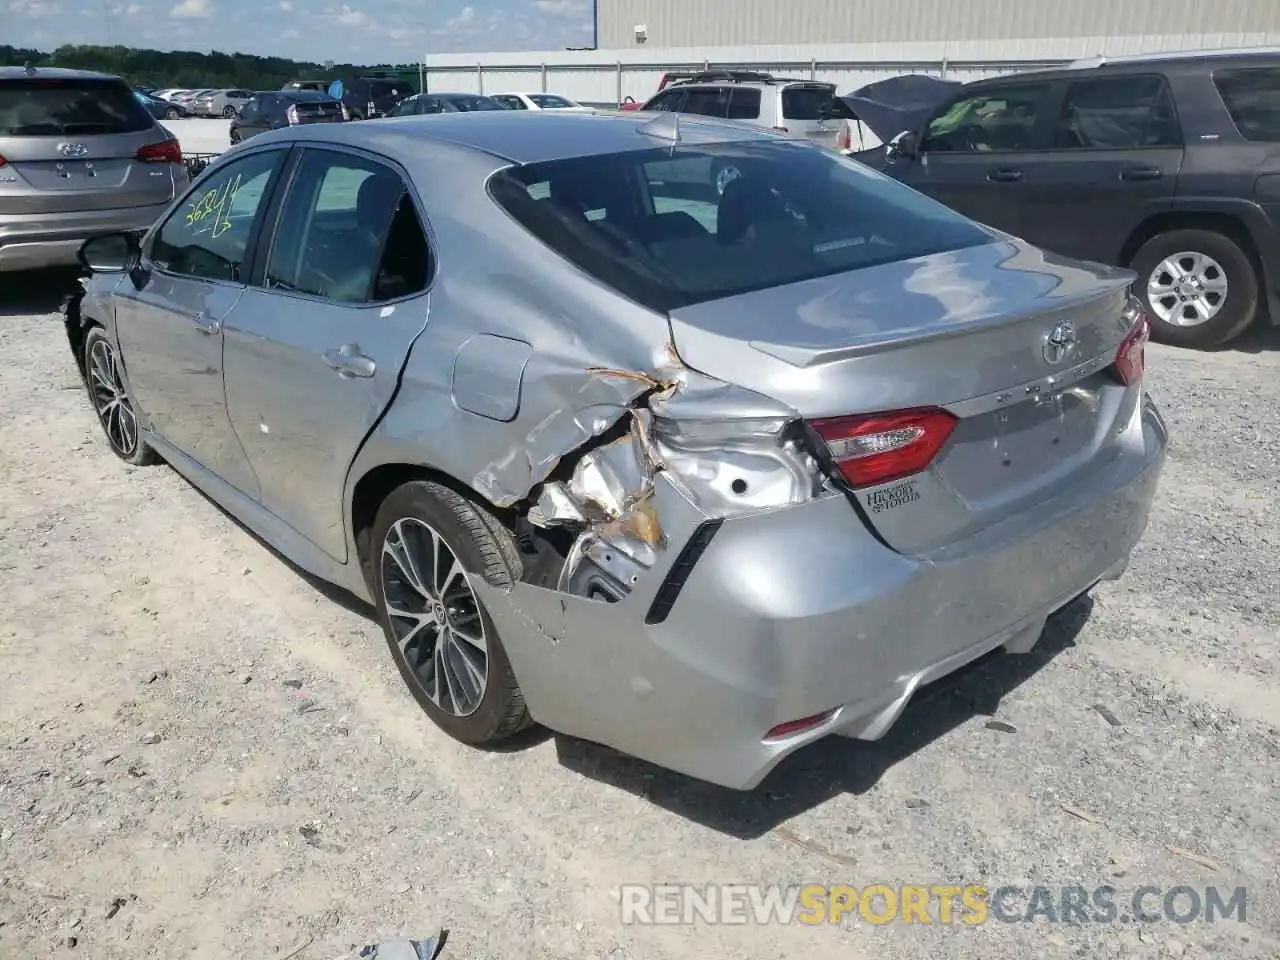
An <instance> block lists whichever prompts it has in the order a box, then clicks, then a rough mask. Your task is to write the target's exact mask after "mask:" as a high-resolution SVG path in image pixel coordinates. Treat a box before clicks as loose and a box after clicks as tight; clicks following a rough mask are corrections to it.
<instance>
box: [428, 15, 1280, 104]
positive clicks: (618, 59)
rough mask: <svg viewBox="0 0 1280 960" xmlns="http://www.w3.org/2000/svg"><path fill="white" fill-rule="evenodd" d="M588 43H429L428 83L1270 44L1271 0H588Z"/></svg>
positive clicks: (568, 84)
mask: <svg viewBox="0 0 1280 960" xmlns="http://www.w3.org/2000/svg"><path fill="white" fill-rule="evenodd" d="M592 15H593V20H592V23H593V24H594V32H595V41H596V42H595V45H594V49H577V50H544V51H525V52H509V51H508V52H478V53H451V54H428V55H426V56H425V57H424V60H423V70H424V73H425V80H426V82H427V85H428V87H429V89H433V90H457V91H459V92H471V93H502V92H513V91H517V92H527V91H537V90H543V91H552V92H556V93H560V94H564V95H566V96H569V97H572V98H574V99H576V100H580V101H582V102H583V103H588V104H592V105H597V106H614V105H617V104H619V103H622V102H623V101H625V100H634V101H644V100H646V99H647V98H648V97H650V96H651V95H652V94H653V93H654V91H655V89H656V88H657V85H658V83H659V81H660V80H661V78H662V75H663V73H664V72H666V71H675V70H685V71H687V70H690V69H695V70H696V69H709V68H721V69H725V68H739V69H748V70H761V71H766V72H771V73H775V74H778V75H786V76H791V77H805V78H811V79H817V80H826V81H828V82H831V83H834V84H836V86H837V87H838V88H839V90H841V91H842V92H844V91H849V90H852V89H856V88H857V87H860V86H862V85H863V84H866V83H870V82H872V81H875V80H880V79H883V78H885V77H890V76H896V75H898V74H902V73H929V74H933V75H936V76H942V77H946V78H948V79H953V80H961V81H969V80H976V79H979V78H981V77H986V76H991V75H993V74H1000V73H1009V72H1012V71H1018V70H1028V69H1035V68H1041V67H1053V66H1058V65H1061V64H1064V63H1067V62H1069V61H1071V60H1075V59H1079V58H1083V57H1094V56H1099V55H1109V56H1118V55H1123V54H1133V53H1146V52H1152V51H1161V50H1165V51H1167V50H1198V49H1207V48H1212V49H1226V48H1236V47H1258V46H1277V47H1280V0H1213V2H1210V0H1073V2H1068V0H786V2H784V0H594V2H593V4H592Z"/></svg>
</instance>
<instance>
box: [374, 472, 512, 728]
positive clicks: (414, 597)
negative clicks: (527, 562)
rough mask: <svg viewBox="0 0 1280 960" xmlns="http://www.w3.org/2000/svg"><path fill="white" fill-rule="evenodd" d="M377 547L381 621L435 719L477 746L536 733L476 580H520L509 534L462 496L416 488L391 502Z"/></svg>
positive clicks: (420, 484) (427, 485)
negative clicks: (531, 729)
mask: <svg viewBox="0 0 1280 960" xmlns="http://www.w3.org/2000/svg"><path fill="white" fill-rule="evenodd" d="M370 543H371V544H372V549H374V550H375V551H376V553H374V555H373V556H371V557H370V558H369V563H370V566H371V568H372V573H373V577H372V579H373V585H374V590H373V596H374V602H375V603H376V604H377V608H378V620H379V621H380V623H381V624H382V630H383V633H384V634H385V636H386V638H387V644H388V646H389V647H390V648H391V656H392V658H393V659H394V660H395V662H396V667H397V668H398V669H399V670H400V675H401V677H403V678H404V681H405V683H406V684H407V685H408V687H409V690H410V691H411V692H412V693H413V696H414V699H415V700H417V701H418V704H419V705H420V706H421V707H422V709H423V710H424V711H425V712H426V714H427V716H429V717H430V718H431V719H432V721H434V722H435V724H436V725H437V726H439V727H440V728H441V729H442V730H444V731H445V732H446V733H448V734H449V735H450V736H451V737H453V738H454V739H456V740H460V741H462V742H463V743H467V744H471V745H474V746H481V745H487V744H493V743H497V742H498V741H501V740H504V739H506V738H507V737H509V736H511V735H512V734H514V733H516V732H518V731H519V730H521V729H523V728H524V727H526V726H528V725H529V724H530V723H531V720H530V717H529V712H528V710H527V709H526V708H525V703H524V696H523V695H522V694H521V692H520V687H519V685H518V684H517V683H516V678H515V674H514V673H513V672H512V669H511V663H510V661H509V660H508V659H507V655H506V652H505V650H503V647H502V642H501V641H500V640H499V638H498V632H497V629H496V628H495V627H494V624H493V621H492V620H491V619H490V618H489V613H488V611H487V610H485V608H484V604H483V603H482V602H481V600H480V598H479V596H478V595H477V594H476V591H475V589H474V588H473V587H472V585H471V580H470V577H476V578H483V579H484V580H486V581H488V582H490V583H495V584H499V585H503V586H506V585H510V584H512V583H514V582H515V581H516V580H518V579H519V576H520V569H521V567H520V559H519V554H518V552H517V551H516V547H515V544H514V542H513V541H512V539H511V537H510V535H509V534H508V533H507V531H506V528H504V527H503V526H502V525H501V523H500V522H499V521H498V520H497V519H496V518H495V517H494V516H493V515H492V514H490V513H489V512H488V511H487V510H485V509H484V507H482V506H480V505H478V504H475V503H472V502H471V501H470V500H468V499H466V498H465V497H463V496H461V495H460V494H458V493H457V492H455V491H454V490H451V489H450V488H448V487H445V486H442V485H441V484H438V483H431V482H427V481H416V480H415V481H411V482H409V483H406V484H403V485H402V486H400V487H397V488H396V489H395V490H394V491H392V493H391V494H390V495H389V496H388V497H387V499H386V500H385V501H383V503H382V506H381V507H380V508H379V510H378V516H377V519H376V520H375V521H374V527H373V536H372V537H371V538H370Z"/></svg>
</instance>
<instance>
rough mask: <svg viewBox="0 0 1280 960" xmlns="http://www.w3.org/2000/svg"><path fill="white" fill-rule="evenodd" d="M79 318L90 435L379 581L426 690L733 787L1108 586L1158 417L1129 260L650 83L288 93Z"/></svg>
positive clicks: (310, 558)
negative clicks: (572, 111)
mask: <svg viewBox="0 0 1280 960" xmlns="http://www.w3.org/2000/svg"><path fill="white" fill-rule="evenodd" d="M81 256H82V259H83V260H84V262H85V264H86V266H88V267H90V268H91V269H92V271H93V273H92V276H91V277H90V278H89V279H88V280H86V282H85V283H86V290H85V292H84V294H83V295H82V296H81V297H80V298H78V299H76V300H74V301H73V302H71V303H70V304H69V305H68V309H67V318H66V319H67V330H68V335H69V338H70V341H71V346H72V349H73V351H74V353H75V356H76V358H77V361H78V362H79V364H80V367H81V370H82V371H83V373H84V376H85V382H86V385H87V389H88V393H89V396H90V399H91V401H92V403H93V407H94V410H95V411H96V413H97V415H98V418H99V420H100V422H101V424H102V426H103V429H104V432H105V434H106V437H107V440H108V441H109V443H110V445H111V448H112V450H113V451H114V452H115V453H116V454H117V455H118V456H119V457H121V458H123V459H124V460H126V461H129V462H131V463H144V462H148V461H151V460H155V459H157V458H163V459H164V460H165V461H167V462H168V463H169V464H171V465H172V466H173V467H174V469H176V470H177V471H178V472H179V473H181V474H182V475H183V476H185V477H187V478H188V479H189V480H190V481H191V482H192V483H194V484H195V485H196V486H197V487H199V488H200V489H201V490H203V491H204V492H206V493H207V494H208V495H209V496H210V497H212V498H213V499H214V500H216V501H217V502H218V503H219V504H221V505H222V506H223V507H224V508H225V509H226V510H228V511H229V512H230V513H231V514H233V515H234V516H235V517H236V518H238V519H239V520H241V521H242V522H243V523H245V524H246V525H247V526H248V527H249V528H250V529H252V530H253V531H254V532H255V533H256V534H258V535H259V536H260V537H261V538H262V539H263V540H265V541H266V542H267V543H269V544H270V545H271V546H273V547H275V548H276V549H278V550H279V551H280V552H281V553H283V554H284V555H285V556H286V557H287V558H288V559H289V560H291V561H293V562H295V563H296V564H298V565H299V566H300V567H302V568H304V569H305V570H308V571H310V572H312V573H314V574H316V575H318V576H320V577H322V578H325V579H328V580H330V581H333V582H335V583H337V584H339V585H341V586H342V587H344V588H346V589H348V590H350V591H353V592H354V593H356V594H358V595H359V596H361V597H363V598H366V599H368V600H370V601H371V602H372V603H373V604H374V605H375V606H376V608H377V611H378V615H379V618H380V620H381V623H382V627H383V629H384V631H385V633H386V636H387V640H388V642H389V645H390V647H391V652H392V655H393V656H394V658H395V660H396V663H397V665H398V666H399V669H400V671H401V673H402V674H403V676H404V679H405V681H406V682H407V684H408V686H409V688H410V689H411V690H412V692H413V694H414V696H415V697H416V698H417V700H418V701H419V702H420V703H421V705H422V708H423V709H424V710H425V711H426V712H427V713H428V715H429V716H430V717H431V719H432V720H434V721H435V722H436V723H437V724H438V725H439V726H440V727H442V728H443V729H444V730H445V731H447V732H448V733H449V734H451V735H452V736H454V737H456V738H458V739H459V740H462V741H465V742H467V743H472V744H487V743H492V742H494V741H497V740H500V739H502V738H505V737H508V736H509V735H511V734H512V733H514V732H516V731H517V730H519V729H521V728H522V727H524V726H526V725H527V724H529V723H531V722H538V723H541V724H544V725H545V726H547V727H549V728H551V729H553V730H556V731H560V732H563V733H566V734H572V735H576V736H579V737H582V738H585V739H588V740H593V741H597V742H600V743H604V744H608V745H610V746H612V747H615V748H617V749H619V750H621V751H624V752H626V753H629V754H632V755H635V756H638V757H642V758H645V759H647V760H650V761H652V762H654V763H656V764H660V765H662V766H664V767H668V768H671V769H674V770H677V771H681V772H683V773H685V774H689V775H691V776H694V777H698V778H701V779H704V780H708V781H712V782H714V783H718V784H721V785H724V786H728V787H732V788H738V789H750V788H752V787H754V786H755V785H757V784H758V783H759V782H760V781H761V779H762V778H763V777H764V776H765V775H766V774H767V773H768V772H769V771H770V770H771V769H772V768H773V767H774V766H775V765H776V764H777V763H778V761H779V760H781V759H782V758H783V757H785V756H786V755H788V754H790V753H792V752H793V751H795V750H796V749H798V748H799V747H801V746H803V745H805V744H807V743H810V742H812V741H813V740H815V739H817V738H819V737H823V736H826V735H828V734H833V733H834V734H842V735H845V736H851V737H859V738H864V739H875V738H877V737H879V736H881V735H882V734H883V733H884V732H885V731H886V730H887V729H888V728H889V727H890V725H892V724H893V722H894V721H895V720H896V719H897V717H898V716H899V714H900V713H901V711H902V709H903V707H904V706H905V705H906V703H907V702H908V701H909V700H910V698H911V697H912V695H913V693H914V692H915V691H916V690H917V688H919V687H920V685H921V684H924V683H927V682H929V681H931V680H934V679H935V678H939V677H941V676H943V675H945V674H947V673H949V672H951V671H953V670H955V669H957V668H958V667H960V666H962V665H964V664H965V663H967V662H969V661H972V660H974V659H975V658H977V657H979V656H981V655H983V654H984V653H987V652H989V651H992V650H995V649H996V648H999V647H1004V648H1005V649H1007V650H1009V651H1012V652H1015V653H1017V652H1025V651H1027V650H1029V649H1030V648H1031V646H1032V645H1033V644H1034V643H1035V642H1036V640H1037V638H1038V637H1039V635H1040V633H1041V630H1042V629H1043V627H1044V625H1045V622H1046V620H1047V618H1048V617H1049V616H1050V615H1052V614H1053V613H1054V612H1055V611H1056V610H1058V609H1059V608H1061V607H1062V606H1064V605H1065V604H1067V603H1069V602H1070V601H1071V600H1073V599H1074V598H1076V597H1077V596H1079V595H1081V594H1082V593H1084V592H1085V591H1088V590H1089V589H1090V588H1092V587H1093V586H1094V585H1095V584H1097V583H1098V582H1099V581H1101V580H1106V579H1113V578H1115V577H1118V576H1119V575H1120V574H1121V572H1122V571H1123V569H1124V567H1125V565H1126V563H1127V561H1128V558H1129V555H1130V552H1131V551H1132V550H1133V548H1134V545H1135V544H1136V543H1137V542H1138V540H1139V538H1140V536H1141V535H1142V532H1143V530H1144V528H1145V526H1146V523H1147V516H1148V511H1149V508H1150V505H1151V502H1152V498H1153V496H1154V494H1155V492H1156V487H1157V482H1158V478H1159V474H1160V470H1161V466H1162V463H1163V458H1164V449H1165V444H1166V432H1165V427H1164V425H1163V423H1162V421H1161V418H1160V415H1159V413H1158V412H1157V409H1156V407H1155V405H1154V404H1153V402H1152V401H1151V399H1150V398H1149V397H1148V396H1147V395H1146V394H1145V392H1144V389H1143V384H1142V377H1143V363H1144V344H1145V342H1146V337H1147V321H1146V319H1145V317H1144V316H1143V314H1142V311H1141V308H1140V307H1139V306H1138V303H1137V301H1136V300H1134V299H1133V298H1132V297H1131V296H1130V293H1129V283H1130V279H1131V276H1130V274H1128V273H1127V272H1125V271H1122V270H1117V269H1112V268H1109V267H1103V266H1100V265H1097V264H1085V263H1079V262H1074V261H1069V260H1064V259H1060V258H1058V257H1055V256H1051V255H1048V254H1045V253H1043V252H1041V251H1039V250H1036V249H1034V248H1032V247H1029V246H1027V245H1026V244H1024V243H1022V242H1020V241H1019V240H1016V239H1014V238H1012V237H1009V236H1007V235H1005V234H1002V233H997V232H995V231H992V230H990V229H988V228H986V227H983V226H980V225H978V224H976V223H974V222H972V221H970V220H968V219H965V218H964V217H961V216H960V215H958V214H956V213H954V212H952V211H950V210H949V209H947V208H945V207H943V206H941V205H939V204H937V203H936V202H934V201H932V200H929V199H927V198H925V197H924V196H922V195H920V194H917V193H915V192H914V191H912V190H911V189H909V188H908V187H906V186H903V185H902V184H900V183H897V182H896V181H894V180H892V179H889V178H887V177H884V176H881V175H880V174H878V173H875V172H873V171H870V170H868V169H866V168H864V167H862V166H860V165H858V164H857V163H855V162H853V161H851V160H848V159H847V158H844V157H841V156H839V155H837V154H835V153H832V152H829V151H826V150H823V149H821V148H819V147H816V146H813V145H810V144H808V143H801V142H795V141H791V140H788V139H786V138H783V137H778V136H775V135H773V134H770V133H766V132H762V131H755V130H749V129H745V128H742V127H740V126H738V125H734V124H729V123H724V122H719V123H717V122H715V121H709V120H691V119H689V118H684V119H678V118H676V117H675V116H673V115H664V116H658V117H654V116H653V115H643V114H640V115H634V114H633V115H626V116H623V115H603V114H600V115H592V114H579V115H565V116H559V115H557V116H551V115H547V114H543V115H528V114H520V113H516V112H502V113H497V112H490V113H477V114H459V115H455V116H441V117H426V118H421V117H418V118H404V119H391V120H379V121H372V122H368V123H354V124H335V125H314V126H302V127H294V128H291V129H289V130H287V131H279V132H276V133H267V134H264V135H262V136H260V137H255V138H254V139H253V140H252V141H250V142H248V143H246V144H244V145H242V146H239V147H237V148H235V149H233V150H231V151H229V152H228V153H226V154H224V155H223V157H222V158H221V159H219V160H218V161H217V162H216V163H215V164H214V165H213V166H211V167H210V168H209V169H208V170H207V172H206V173H205V174H204V175H203V176H202V177H201V178H200V179H199V180H198V181H197V182H195V184H194V185H193V186H192V187H191V189H190V191H189V192H188V193H187V195H186V196H185V197H183V198H181V199H180V200H178V201H177V202H176V203H175V205H174V206H173V207H172V208H171V209H170V210H169V212H168V213H167V214H166V215H165V216H164V217H163V218H162V219H161V220H160V221H159V222H158V223H157V224H156V225H155V226H154V227H153V228H152V229H151V230H150V231H149V232H148V233H147V234H146V235H145V236H143V237H141V238H137V237H131V236H126V235H117V236H109V237H99V238H95V239H93V240H91V241H89V242H88V243H87V244H86V245H85V247H84V249H83V251H82V254H81Z"/></svg>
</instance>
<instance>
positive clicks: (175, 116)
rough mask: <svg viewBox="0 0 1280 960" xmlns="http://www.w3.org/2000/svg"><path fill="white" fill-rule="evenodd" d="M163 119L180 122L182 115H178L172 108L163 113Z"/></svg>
mask: <svg viewBox="0 0 1280 960" xmlns="http://www.w3.org/2000/svg"><path fill="white" fill-rule="evenodd" d="M164 118H165V119H166V120H181V119H182V114H180V113H179V112H178V111H177V110H175V109H174V108H173V107H170V108H169V109H168V110H166V111H165V112H164Z"/></svg>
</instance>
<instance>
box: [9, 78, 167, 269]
mask: <svg viewBox="0 0 1280 960" xmlns="http://www.w3.org/2000/svg"><path fill="white" fill-rule="evenodd" d="M187 182H188V177H187V171H186V168H185V167H184V166H183V163H182V149H181V147H180V146H179V145H178V141H177V140H176V139H175V138H174V137H173V134H171V133H170V132H169V131H168V130H166V129H165V128H164V127H162V126H160V125H159V124H158V123H157V122H156V120H155V118H154V117H152V116H151V114H150V113H149V112H148V111H147V109H146V108H145V107H144V106H143V105H142V104H141V103H139V102H138V100H137V98H136V97H135V96H134V95H133V91H132V90H131V89H130V88H129V87H128V85H127V84H125V82H124V81H123V80H121V79H120V78H119V77H112V76H107V75H105V74H101V73H89V72H86V71H81V70H56V69H43V68H42V69H36V68H34V67H0V273H3V272H9V271H15V270H26V269H35V268H39V267H51V266H63V265H71V264H74V263H76V262H77V260H76V254H77V252H78V251H79V249H80V244H81V243H82V242H83V241H84V240H85V238H87V237H90V236H93V235H95V234H99V233H111V232H116V231H122V230H125V231H127V230H139V231H141V230H145V229H146V228H147V227H150V226H151V224H152V223H153V222H154V221H155V220H156V218H157V217H158V216H160V214H161V213H163V212H164V210H165V208H166V207H168V206H169V203H170V202H171V201H172V200H173V198H174V196H175V194H176V193H180V192H181V191H182V190H183V189H185V188H186V185H187Z"/></svg>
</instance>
